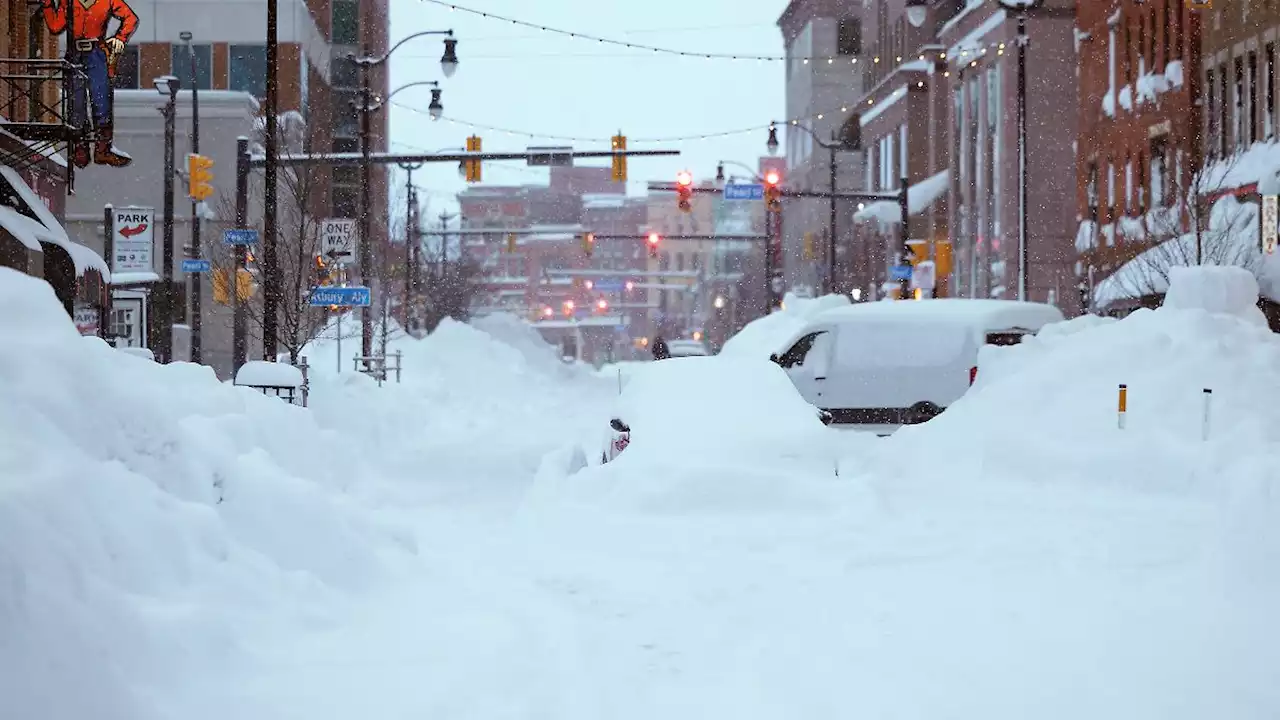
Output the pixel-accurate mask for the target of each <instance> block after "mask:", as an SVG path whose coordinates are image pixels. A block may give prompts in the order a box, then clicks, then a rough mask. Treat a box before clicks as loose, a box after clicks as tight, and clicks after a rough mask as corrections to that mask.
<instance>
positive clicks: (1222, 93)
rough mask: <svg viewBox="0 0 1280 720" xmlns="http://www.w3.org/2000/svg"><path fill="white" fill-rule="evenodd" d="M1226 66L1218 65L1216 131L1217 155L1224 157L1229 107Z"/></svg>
mask: <svg viewBox="0 0 1280 720" xmlns="http://www.w3.org/2000/svg"><path fill="white" fill-rule="evenodd" d="M1227 82H1228V80H1227V66H1226V65H1225V64H1223V65H1219V66H1218V126H1219V127H1220V128H1221V131H1220V132H1219V133H1218V140H1219V145H1218V156H1219V157H1226V155H1227V108H1228V107H1229V101H1228V99H1227V98H1228V95H1227Z"/></svg>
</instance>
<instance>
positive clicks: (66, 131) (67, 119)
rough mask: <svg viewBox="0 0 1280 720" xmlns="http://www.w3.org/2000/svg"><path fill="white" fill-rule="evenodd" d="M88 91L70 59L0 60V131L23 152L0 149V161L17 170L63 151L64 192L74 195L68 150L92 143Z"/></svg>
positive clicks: (81, 72) (78, 70) (72, 173)
mask: <svg viewBox="0 0 1280 720" xmlns="http://www.w3.org/2000/svg"><path fill="white" fill-rule="evenodd" d="M88 88H89V84H88V78H87V76H86V75H85V73H84V71H83V70H82V69H80V68H79V67H78V66H76V65H75V64H74V63H71V62H69V61H68V60H65V59H62V58H58V59H46V58H0V130H2V131H4V132H7V133H9V134H10V135H12V136H14V137H16V138H18V139H19V140H21V141H22V142H23V143H24V144H25V147H24V148H17V149H5V148H0V163H3V164H5V165H8V166H10V167H12V168H14V169H15V170H19V171H21V170H24V169H26V168H28V167H31V166H33V165H35V164H37V163H39V162H40V161H42V160H44V159H45V158H46V157H47V156H49V155H50V154H53V153H62V154H63V157H64V159H65V161H66V162H65V167H66V182H67V191H68V192H69V193H74V192H75V164H74V163H72V161H71V153H70V147H71V145H72V144H73V143H75V142H78V141H83V142H92V141H93V140H94V139H95V133H94V129H93V123H91V122H89V120H88V118H89V116H90V114H91V113H90V112H89V90H88ZM73 89H74V90H73ZM77 94H78V95H79V97H78V99H79V100H80V102H81V103H83V107H84V108H85V112H84V116H85V119H84V120H83V122H82V124H80V125H77V124H76V123H75V121H74V116H73V113H72V109H73V107H74V105H73V101H74V99H76V98H77Z"/></svg>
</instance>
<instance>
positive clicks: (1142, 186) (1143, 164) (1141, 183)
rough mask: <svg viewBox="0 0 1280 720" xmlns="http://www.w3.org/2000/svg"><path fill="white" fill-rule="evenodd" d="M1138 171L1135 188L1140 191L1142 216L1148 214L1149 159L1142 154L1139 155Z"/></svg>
mask: <svg viewBox="0 0 1280 720" xmlns="http://www.w3.org/2000/svg"><path fill="white" fill-rule="evenodd" d="M1136 170H1137V173H1138V178H1137V182H1136V183H1134V188H1135V189H1136V190H1137V191H1138V214H1139V215H1142V214H1144V213H1146V212H1147V158H1146V156H1145V155H1143V154H1142V153H1141V152H1139V153H1138V165H1137V168H1136Z"/></svg>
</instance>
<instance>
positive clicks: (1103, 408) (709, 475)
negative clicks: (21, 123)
mask: <svg viewBox="0 0 1280 720" xmlns="http://www.w3.org/2000/svg"><path fill="white" fill-rule="evenodd" d="M1184 297H1185V296H1184ZM1202 300H1203V298H1202ZM0 301H3V302H5V303H6V304H8V305H9V306H10V307H19V308H21V309H22V312H23V316H25V317H28V318H29V325H28V326H26V327H25V328H23V329H22V330H23V332H21V334H18V335H16V336H15V337H14V338H10V339H9V340H8V341H7V343H6V344H5V345H4V346H3V347H2V348H0V402H2V406H3V407H5V408H6V411H5V413H4V415H3V423H4V428H5V432H6V433H7V437H8V438H9V442H7V443H6V444H4V445H3V446H0V717H4V718H41V719H42V720H43V719H46V718H48V719H51V720H62V719H63V718H66V719H67V720H70V719H71V718H85V717H94V718H102V719H106V720H117V719H119V720H125V719H126V718H128V719H129V720H150V719H152V718H156V719H159V718H182V719H183V720H205V719H207V720H214V719H224V718H229V717H234V718H239V719H243V720H268V719H271V720H291V719H294V718H296V719H298V720H302V719H304V718H305V719H307V720H340V719H346V718H353V717H367V718H378V719H379V720H401V719H403V720H408V719H410V718H423V717H445V718H451V717H456V718H469V719H484V720H487V719H499V718H546V719H547V720H551V719H552V718H555V719H557V720H579V719H581V720H589V719H592V720H594V719H598V718H612V719H616V720H631V719H635V720H640V719H642V718H645V719H648V718H655V717H662V718H691V719H692V718H706V717H721V716H732V717H739V718H751V719H755V718H760V719H765V718H769V719H772V718H778V719H781V718H797V717H804V718H836V717H847V716H850V715H863V716H867V717H875V718H904V719H905V718H910V719H914V718H920V719H922V720H923V719H924V718H973V717H987V718H1009V719H1010V720H1012V719H1014V718H1019V719H1022V718H1027V717H1038V718H1064V719H1065V718H1072V719H1075V718H1081V717H1114V718H1128V719H1134V718H1150V719H1152V720H1155V719H1156V718H1159V719H1160V720H1169V719H1172V718H1204V717H1230V718H1259V719H1261V718H1267V717H1272V716H1274V714H1275V712H1277V711H1278V710H1280V685H1278V684H1277V683H1276V682H1275V677H1276V676H1275V668H1277V667H1280V644H1278V643H1277V642H1276V641H1277V639H1280V619H1277V617H1276V615H1275V613H1274V608H1275V607H1276V604H1277V601H1280V582H1277V580H1276V576H1275V572H1274V569H1275V567H1276V563H1277V561H1280V531H1278V530H1277V528H1278V527H1280V524H1278V523H1277V519H1280V490H1278V489H1277V483H1278V482H1280V476H1278V475H1277V473H1278V471H1277V468H1280V463H1278V462H1277V459H1278V458H1280V451H1278V450H1277V445H1276V443H1275V440H1274V439H1273V438H1271V437H1270V436H1269V435H1268V433H1269V432H1270V431H1269V428H1272V427H1274V426H1275V422H1276V421H1277V419H1280V418H1277V416H1276V413H1277V410H1276V408H1277V407H1280V402H1277V401H1280V391H1278V390H1277V389H1276V386H1275V384H1274V382H1273V380H1272V377H1273V376H1272V373H1273V371H1274V370H1273V369H1274V368H1275V367H1276V365H1277V363H1278V362H1280V342H1278V341H1276V340H1275V339H1274V337H1273V336H1271V335H1269V334H1268V333H1267V332H1266V331H1265V328H1258V327H1256V326H1255V325H1254V324H1253V323H1252V321H1250V320H1248V319H1247V318H1245V316H1243V315H1241V316H1236V315H1233V314H1231V313H1230V312H1228V310H1229V308H1227V309H1224V308H1217V312H1212V313H1211V312H1207V311H1206V310H1204V309H1196V308H1191V309H1177V308H1176V307H1175V308H1166V309H1164V310H1160V311H1157V312H1149V311H1144V312H1141V313H1138V314H1135V315H1134V316H1133V317H1131V318H1129V319H1126V320H1124V321H1120V322H1115V321H1109V320H1100V319H1097V318H1086V319H1083V320H1078V321H1072V322H1070V323H1065V324H1063V325H1062V327H1060V328H1054V329H1051V330H1046V331H1045V332H1044V333H1042V336H1041V337H1039V338H1035V339H1031V340H1028V341H1027V342H1026V344H1025V345H1024V346H1021V347H1016V348H987V349H984V351H983V352H984V353H987V352H988V351H991V353H990V354H989V356H988V355H984V359H983V367H984V371H983V377H982V380H981V382H980V383H979V385H978V386H977V387H976V388H975V389H974V391H973V392H972V393H971V394H970V395H969V396H967V397H966V398H965V399H964V400H963V401H962V402H961V403H959V404H957V405H956V407H954V408H953V409H952V410H950V411H948V412H947V413H946V414H944V415H943V416H941V417H940V418H938V419H937V420H935V421H932V422H930V423H928V424H926V425H922V426H918V427H913V428H908V429H906V430H904V431H902V432H899V433H897V434H895V435H894V436H892V437H889V438H884V439H878V438H875V437H874V436H869V435H864V434H858V433H841V432H837V431H835V430H829V431H828V429H826V428H823V427H822V426H821V424H820V423H817V421H816V420H815V421H813V422H812V425H813V427H814V428H816V430H814V429H812V428H810V426H809V425H805V426H804V428H800V425H801V424H803V423H802V422H801V420H800V419H799V417H798V416H796V415H795V414H794V413H793V410H794V409H795V408H792V407H790V406H788V405H787V403H785V402H784V403H780V404H777V405H776V406H775V405H770V403H772V402H773V398H774V396H773V395H771V393H772V392H773V389H772V388H771V387H764V386H761V387H758V388H757V389H756V391H755V392H754V393H744V394H743V397H742V398H741V399H739V400H738V401H737V404H735V405H733V406H732V407H729V408H726V409H724V410H723V411H722V412H720V415H721V416H723V417H724V421H723V422H722V423H716V422H711V421H709V420H708V419H707V418H708V417H709V415H708V413H706V412H704V411H700V409H699V408H698V407H694V406H691V407H687V408H675V409H673V410H672V411H671V412H670V413H669V417H670V423H671V425H670V427H669V428H667V429H666V430H664V433H666V434H667V435H669V437H663V438H662V443H661V444H658V443H655V442H654V440H653V439H652V438H650V439H649V440H648V441H647V444H646V441H645V440H644V439H642V438H641V437H640V435H639V434H637V436H636V440H635V441H634V442H633V444H632V445H631V446H630V447H629V448H628V449H627V450H626V452H625V453H623V455H622V456H621V457H620V459H618V460H616V461H614V462H612V463H609V464H607V465H599V464H598V461H596V460H594V459H593V458H592V459H590V460H589V461H588V463H587V466H586V467H581V464H582V456H583V455H591V454H593V453H596V452H598V450H595V448H596V447H597V446H596V445H593V443H595V442H596V441H597V440H598V439H599V436H601V435H602V431H603V429H604V428H605V424H606V422H607V420H608V418H609V417H610V415H611V412H612V410H613V409H614V404H615V403H616V402H619V400H618V393H619V390H618V382H617V379H616V377H611V376H610V374H609V373H608V372H604V373H596V372H594V371H592V370H590V369H589V368H581V367H577V366H568V365H564V364H563V363H561V362H560V360H559V359H558V358H557V357H556V356H555V353H554V352H553V351H552V350H551V349H550V348H549V347H546V346H545V345H540V344H539V341H537V339H536V335H535V334H533V333H532V331H531V330H529V329H528V328H527V327H525V326H523V325H521V324H520V323H518V322H514V321H504V320H502V319H501V318H490V319H488V320H486V321H483V322H481V323H477V324H476V325H475V326H467V325H462V324H458V323H448V322H447V323H446V324H445V325H443V326H442V327H441V328H440V329H439V330H438V331H437V332H436V333H434V334H432V335H431V336H429V337H428V338H427V339H425V340H422V341H415V340H411V339H398V340H396V341H394V342H395V343H396V349H400V350H403V351H404V352H405V375H404V382H403V383H402V384H399V385H396V384H390V385H387V386H384V387H382V388H378V387H376V386H375V385H374V383H373V382H372V381H371V380H369V379H368V378H366V377H364V376H360V375H355V374H352V373H342V374H336V373H333V372H325V371H322V370H321V368H332V367H334V366H335V365H336V363H335V362H330V360H331V359H332V355H331V354H330V355H326V353H331V352H332V350H331V349H330V348H328V346H327V345H326V344H325V343H324V342H323V341H321V342H319V343H318V344H317V345H316V346H315V347H313V348H312V349H311V350H310V355H309V357H310V358H311V360H312V363H313V367H314V368H316V370H315V375H314V376H313V386H312V391H313V392H312V404H311V408H309V409H301V408H295V407H290V406H288V405H286V404H284V403H282V402H280V401H279V400H276V399H274V398H265V397H261V396H259V395H256V394H255V393H253V392H252V391H249V390H245V389H242V388H233V387H230V386H228V385H225V384H220V383H218V382H216V381H215V380H214V379H213V378H212V376H211V375H210V374H209V373H207V372H204V371H203V370H202V369H200V368H195V367H193V366H189V365H182V364H177V365H172V366H167V367H166V366H157V365H155V364H152V363H149V362H146V361H143V360H140V359H138V358H135V357H131V356H128V355H125V354H124V353H120V352H119V351H116V350H113V349H111V348H108V347H106V346H105V345H104V344H102V343H101V342H100V341H98V340H95V339H86V338H81V337H79V336H78V335H76V333H75V331H74V329H73V328H72V327H71V326H70V325H69V323H66V322H65V319H64V320H62V324H61V325H60V324H59V322H58V317H57V313H60V312H62V310H61V308H60V307H58V306H57V304H56V302H55V301H54V299H53V296H52V294H51V293H49V292H48V291H47V290H46V289H44V288H43V286H42V285H41V284H40V283H39V282H38V281H35V280H31V279H28V278H23V277H21V276H17V275H16V274H14V273H11V272H8V271H5V270H0ZM1205 303H1208V300H1205ZM1206 306H1207V305H1206ZM685 362H688V363H703V364H704V365H702V366H697V365H690V366H689V367H709V368H712V369H713V370H714V374H717V375H718V374H729V373H732V372H737V370H736V368H739V367H748V365H740V364H735V363H739V361H738V360H732V359H729V358H724V359H721V358H714V359H692V360H688V361H684V360H676V361H670V363H667V364H664V365H663V366H662V367H661V370H662V372H663V373H666V374H667V375H666V377H668V378H674V377H677V376H679V375H680V374H683V373H684V370H682V369H681V368H682V366H681V365H680V364H679V363H685ZM741 362H747V361H741ZM705 363H720V364H713V365H710V366H707V365H705ZM653 372H656V370H655V369H649V368H646V367H640V368H629V373H630V378H631V379H630V380H629V381H628V387H629V388H630V387H632V384H633V383H637V382H641V381H642V380H644V378H643V377H642V375H643V374H644V373H653ZM653 377H659V376H657V375H654V376H653ZM709 378H710V376H707V377H703V378H697V377H696V373H695V374H694V380H693V381H692V382H693V383H694V384H692V385H690V387H689V388H687V389H686V388H675V394H677V395H680V394H682V393H687V394H688V396H689V397H696V393H697V392H698V389H699V388H700V387H702V388H705V386H707V385H709V384H711V383H709V382H708V379H709ZM1049 378H1053V379H1054V383H1050V382H1048V380H1049ZM662 382H664V383H667V382H675V381H674V380H665V379H664V380H663V381H662ZM1117 382H1127V383H1128V384H1129V385H1130V387H1131V388H1132V392H1133V400H1132V405H1131V408H1130V412H1129V423H1128V426H1127V428H1126V430H1124V431H1123V432H1122V431H1119V430H1117V428H1116V418H1115V412H1114V410H1115V407H1114V393H1115V388H1116V384H1117ZM1055 383H1056V384H1055ZM783 384H784V385H785V383H783ZM1208 385H1212V386H1213V388H1214V390H1215V398H1216V399H1217V401H1218V402H1219V403H1220V405H1219V406H1218V407H1217V408H1216V409H1215V415H1214V417H1215V425H1214V427H1213V432H1212V436H1211V437H1210V439H1209V440H1207V441H1204V440H1201V439H1200V436H1199V432H1200V424H1199V423H1200V415H1199V412H1198V407H1199V406H1198V403H1199V402H1200V392H1201V388H1202V386H1208ZM636 388H638V389H635V391H634V392H632V393H631V395H630V396H628V395H627V394H625V393H624V396H623V398H622V400H623V401H625V403H630V404H629V405H627V407H628V408H629V410H628V412H629V413H634V414H635V415H640V414H642V413H641V410H640V409H638V408H640V407H641V406H643V403H644V400H645V398H644V396H646V395H650V394H652V393H651V390H652V385H643V384H642V385H639V386H636ZM1064 388H1067V389H1066V390H1064ZM636 395H640V396H641V397H635V396H636ZM726 402H728V401H726ZM762 411H767V412H762ZM753 413H755V414H753ZM665 414H666V413H665V411H663V412H661V413H659V416H664V415H665ZM632 416H633V415H628V417H632ZM761 416H764V417H767V418H768V420H769V422H767V423H761V422H759V420H758V417H761ZM659 435H662V434H661V433H659ZM682 438H688V439H686V440H685V441H684V442H681V439H682ZM768 438H774V439H775V442H768V441H767V439H768ZM815 438H816V440H815ZM735 440H742V441H744V442H746V443H747V444H745V445H740V446H738V447H735V446H733V442H734V441H735ZM810 441H813V442H814V443H815V444H813V445H812V446H807V447H808V450H809V451H808V452H807V457H804V458H799V459H788V458H790V456H789V455H788V454H787V453H790V452H792V448H797V447H806V446H804V445H803V444H804V443H807V442H810ZM584 448H585V450H584ZM837 457H838V458H839V462H838V466H839V474H838V475H837V474H836V472H835V467H836V465H837V463H836V459H837Z"/></svg>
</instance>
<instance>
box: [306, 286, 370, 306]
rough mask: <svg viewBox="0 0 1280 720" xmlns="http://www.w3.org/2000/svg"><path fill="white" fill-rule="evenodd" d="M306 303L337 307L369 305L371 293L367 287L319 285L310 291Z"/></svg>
mask: <svg viewBox="0 0 1280 720" xmlns="http://www.w3.org/2000/svg"><path fill="white" fill-rule="evenodd" d="M308 304H310V305H311V306H312V307H325V306H328V305H337V306H338V307H369V306H370V305H372V304H373V293H372V292H370V291H369V288H367V287H331V286H327V285H321V286H320V287H317V288H314V289H313V290H312V291H311V297H310V299H309V300H308Z"/></svg>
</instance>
